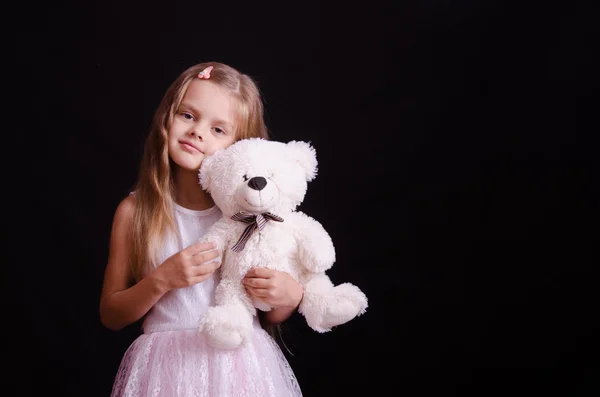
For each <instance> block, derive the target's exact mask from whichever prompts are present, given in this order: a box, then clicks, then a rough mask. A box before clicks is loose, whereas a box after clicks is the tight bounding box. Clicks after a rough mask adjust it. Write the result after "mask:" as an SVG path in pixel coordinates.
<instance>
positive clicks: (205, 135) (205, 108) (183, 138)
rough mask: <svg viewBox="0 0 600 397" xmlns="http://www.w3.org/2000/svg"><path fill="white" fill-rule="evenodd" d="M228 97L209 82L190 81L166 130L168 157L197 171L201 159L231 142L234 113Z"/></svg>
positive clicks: (186, 168) (190, 169)
mask: <svg viewBox="0 0 600 397" xmlns="http://www.w3.org/2000/svg"><path fill="white" fill-rule="evenodd" d="M231 101H232V99H231V97H230V96H229V94H228V93H227V92H226V91H225V90H223V89H222V88H220V87H219V86H217V85H216V84H214V83H211V82H210V80H201V79H196V80H193V81H192V82H191V83H190V85H189V86H188V89H187V91H186V93H185V96H184V97H183V100H182V101H181V105H180V106H179V109H178V110H177V112H176V114H175V118H174V119H173V123H172V124H171V128H170V130H169V142H168V145H169V156H170V157H171V159H172V160H173V161H174V162H175V164H177V165H178V166H179V167H181V168H183V169H185V170H188V171H194V172H197V171H198V169H200V165H201V164H202V160H204V158H205V157H206V156H208V155H210V154H212V153H213V152H215V151H216V150H218V149H223V148H226V147H227V146H229V145H231V144H232V143H233V142H234V141H235V134H234V132H235V125H234V122H235V114H234V110H233V106H232V103H231Z"/></svg>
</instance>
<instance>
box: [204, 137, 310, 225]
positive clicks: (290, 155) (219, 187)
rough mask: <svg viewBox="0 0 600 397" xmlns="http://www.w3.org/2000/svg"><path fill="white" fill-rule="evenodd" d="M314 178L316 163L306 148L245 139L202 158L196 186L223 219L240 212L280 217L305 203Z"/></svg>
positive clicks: (306, 145)
mask: <svg viewBox="0 0 600 397" xmlns="http://www.w3.org/2000/svg"><path fill="white" fill-rule="evenodd" d="M316 174H317V157H316V153H315V150H314V148H313V147H312V146H311V145H310V144H309V143H306V142H302V141H292V142H289V143H283V142H277V141H269V140H266V139H262V138H248V139H242V140H240V141H237V142H236V143H234V144H232V145H231V146H229V147H228V148H226V149H221V150H218V151H216V152H214V153H213V154H212V155H210V156H208V157H206V158H205V159H204V160H203V161H202V166H201V167H200V171H199V180H200V185H201V186H202V188H203V189H204V190H206V191H207V192H208V193H210V195H211V196H212V198H213V200H214V202H215V204H216V205H217V206H218V207H219V208H220V209H221V211H222V212H223V215H224V216H227V217H230V216H232V215H234V214H235V213H237V212H239V211H245V212H250V213H254V214H259V213H264V212H271V213H273V214H275V215H279V216H282V215H285V214H286V213H289V212H292V211H294V210H295V209H296V207H297V206H298V205H299V204H300V203H301V202H302V200H304V196H305V194H306V188H307V183H308V182H309V181H311V180H313V179H314V178H315V176H316Z"/></svg>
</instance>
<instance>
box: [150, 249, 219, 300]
mask: <svg viewBox="0 0 600 397" xmlns="http://www.w3.org/2000/svg"><path fill="white" fill-rule="evenodd" d="M214 248H215V244H214V243H205V242H198V243H196V244H192V245H190V246H189V247H187V248H184V249H183V250H181V251H179V252H177V253H175V254H173V255H172V256H171V257H169V258H168V259H167V260H166V261H164V262H163V263H162V264H161V265H160V266H158V267H157V268H156V269H154V271H153V272H152V273H151V275H150V276H151V277H153V278H154V279H155V280H156V281H157V285H158V286H159V288H161V289H162V290H164V291H165V292H166V291H169V290H172V289H174V288H183V287H188V286H190V285H194V284H197V283H200V282H202V281H204V280H206V279H208V278H209V277H210V275H211V274H212V273H213V272H214V271H215V270H216V269H218V268H219V266H221V260H220V259H221V258H220V252H219V251H218V250H216V249H214ZM209 250H210V251H209ZM217 258H218V259H217ZM214 259H216V260H214Z"/></svg>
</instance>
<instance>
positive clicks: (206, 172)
mask: <svg viewBox="0 0 600 397" xmlns="http://www.w3.org/2000/svg"><path fill="white" fill-rule="evenodd" d="M211 163H212V156H208V157H206V158H205V159H204V160H202V164H201V165H200V170H198V183H200V186H202V189H204V190H206V191H207V192H208V191H209V189H208V187H209V186H210V167H211Z"/></svg>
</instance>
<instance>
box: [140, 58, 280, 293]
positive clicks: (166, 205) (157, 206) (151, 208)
mask: <svg viewBox="0 0 600 397" xmlns="http://www.w3.org/2000/svg"><path fill="white" fill-rule="evenodd" d="M208 66H212V67H213V69H212V71H211V72H210V81H211V82H212V83H214V84H217V85H218V86H220V87H221V88H223V89H225V90H227V91H228V92H229V93H230V95H231V97H232V98H233V99H234V101H233V103H234V104H235V105H236V108H235V110H236V115H237V118H236V123H235V124H236V130H235V139H236V141H237V140H240V139H244V138H250V137H260V138H265V139H268V132H267V127H266V125H265V121H264V114H263V103H262V99H261V95H260V91H259V89H258V87H257V85H256V83H255V82H254V81H253V79H252V78H251V77H249V76H247V75H245V74H242V73H240V72H239V71H237V70H236V69H234V68H232V67H231V66H228V65H225V64H222V63H219V62H205V63H200V64H197V65H194V66H191V67H190V68H188V69H187V70H185V71H184V72H183V73H181V74H180V75H179V77H177V79H176V80H175V81H174V82H173V83H172V84H171V86H170V87H169V88H168V89H167V91H166V93H165V95H164V96H163V98H162V100H161V102H160V104H159V106H158V108H157V110H156V112H155V114H154V118H153V121H152V126H151V128H150V134H149V135H148V137H147V138H146V143H145V146H144V154H143V157H142V161H141V164H140V170H139V175H138V180H137V183H136V186H135V201H136V206H135V214H134V217H133V225H132V238H133V249H132V250H131V258H130V264H131V267H132V271H133V276H134V278H135V280H136V281H139V280H140V279H141V278H142V275H143V271H144V268H145V266H150V267H155V266H156V265H158V264H157V263H155V261H156V259H157V254H158V249H159V248H160V247H159V245H160V242H161V241H162V239H163V238H164V237H165V236H166V234H167V233H168V232H169V231H173V232H176V227H175V223H174V220H173V216H172V208H173V201H174V196H175V192H174V184H173V174H172V171H173V164H172V163H171V160H170V157H169V148H168V145H167V142H168V134H169V128H170V126H171V123H172V122H173V118H174V116H175V114H176V113H177V110H178V108H179V105H180V104H181V101H182V100H183V97H184V95H185V93H186V90H187V88H188V86H189V84H190V83H191V82H192V81H193V80H194V79H196V78H198V73H199V72H201V71H202V70H204V69H205V68H206V67H208Z"/></svg>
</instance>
